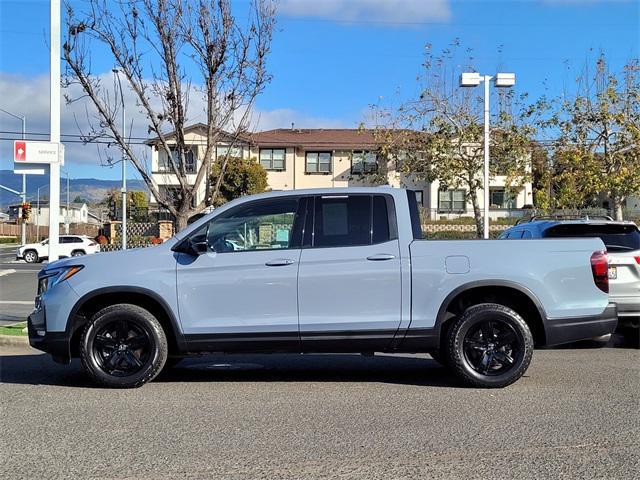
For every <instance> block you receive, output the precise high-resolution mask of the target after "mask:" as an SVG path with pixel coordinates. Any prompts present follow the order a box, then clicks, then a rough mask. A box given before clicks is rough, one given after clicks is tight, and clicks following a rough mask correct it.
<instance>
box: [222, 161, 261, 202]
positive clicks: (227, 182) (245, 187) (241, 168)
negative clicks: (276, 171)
mask: <svg viewBox="0 0 640 480" xmlns="http://www.w3.org/2000/svg"><path fill="white" fill-rule="evenodd" d="M211 183H212V184H218V183H219V184H220V193H219V194H218V196H217V197H216V199H215V203H214V205H215V206H220V205H223V204H224V203H227V202H229V201H231V200H233V199H234V198H238V197H242V196H244V195H253V194H255V193H261V192H264V191H265V190H266V189H267V171H266V170H265V169H264V168H263V167H262V165H260V163H258V162H257V161H256V160H255V159H242V158H236V157H230V158H229V161H228V163H227V168H226V169H225V171H224V175H223V177H222V179H220V166H219V165H217V164H216V165H214V166H213V169H212V172H211Z"/></svg>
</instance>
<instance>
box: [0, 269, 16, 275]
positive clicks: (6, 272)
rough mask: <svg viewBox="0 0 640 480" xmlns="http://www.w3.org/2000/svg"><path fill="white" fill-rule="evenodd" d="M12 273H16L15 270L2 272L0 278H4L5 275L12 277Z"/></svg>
mask: <svg viewBox="0 0 640 480" xmlns="http://www.w3.org/2000/svg"><path fill="white" fill-rule="evenodd" d="M12 273H16V271H15V269H13V268H10V269H9V270H0V277H3V276H5V275H10V274H12Z"/></svg>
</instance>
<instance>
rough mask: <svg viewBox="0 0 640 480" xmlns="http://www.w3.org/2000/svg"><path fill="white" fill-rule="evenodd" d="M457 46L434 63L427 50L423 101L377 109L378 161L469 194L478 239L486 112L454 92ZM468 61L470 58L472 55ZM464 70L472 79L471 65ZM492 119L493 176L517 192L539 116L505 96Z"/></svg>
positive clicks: (473, 95)
mask: <svg viewBox="0 0 640 480" xmlns="http://www.w3.org/2000/svg"><path fill="white" fill-rule="evenodd" d="M459 47H460V43H459V42H458V41H457V40H456V41H454V43H453V44H452V45H451V47H450V48H449V49H446V50H444V51H443V52H442V53H440V54H438V55H434V54H433V52H432V51H431V46H430V45H427V48H426V56H425V62H424V64H423V67H424V72H423V74H422V76H421V77H420V95H419V97H418V98H415V99H411V100H409V101H408V102H405V103H403V104H402V105H401V106H400V107H399V108H397V109H395V110H389V109H384V108H380V107H374V118H375V122H376V132H377V133H376V138H377V140H378V141H379V142H380V144H381V153H382V155H383V156H385V157H386V158H387V159H390V158H395V159H397V161H398V166H399V169H400V171H402V172H404V173H406V174H409V175H411V176H412V177H413V178H415V179H417V180H421V181H427V182H434V181H436V180H437V181H439V183H440V186H441V188H455V189H464V190H465V192H466V200H467V201H468V202H469V203H471V205H472V206H473V213H474V218H475V224H476V233H477V235H478V237H480V238H481V237H482V236H483V230H484V228H483V222H482V218H483V216H482V211H481V210H480V202H479V195H480V193H481V191H482V189H483V176H482V172H483V169H484V130H483V114H484V104H483V99H482V97H481V96H478V92H476V91H474V89H467V88H460V87H459V86H458V84H457V78H458V74H459V73H460V72H459V70H461V69H460V68H459V67H458V66H459V65H460V62H459V60H458V58H457V53H456V52H457V50H458V49H459ZM467 53H470V50H467ZM468 63H469V65H467V66H465V67H464V70H471V71H473V70H474V68H473V65H472V64H473V58H472V57H469V59H468ZM496 95H498V98H497V100H498V101H497V102H494V104H496V103H497V105H498V107H499V108H498V111H497V112H496V113H495V114H494V115H493V116H492V132H491V137H490V142H491V144H490V145H491V162H490V166H491V175H493V176H495V175H504V176H505V177H506V183H507V187H508V189H509V190H512V193H515V192H516V191H518V190H519V189H520V188H521V186H522V185H523V184H524V182H526V181H527V180H528V179H529V177H530V168H529V162H530V159H529V157H530V150H531V138H532V136H533V133H534V129H533V128H532V127H531V125H532V121H531V120H532V115H533V113H534V110H532V109H528V108H524V107H522V106H521V105H523V104H524V100H525V99H526V95H522V96H519V97H516V96H515V94H514V92H513V90H507V91H505V90H501V91H500V92H499V93H497V94H496Z"/></svg>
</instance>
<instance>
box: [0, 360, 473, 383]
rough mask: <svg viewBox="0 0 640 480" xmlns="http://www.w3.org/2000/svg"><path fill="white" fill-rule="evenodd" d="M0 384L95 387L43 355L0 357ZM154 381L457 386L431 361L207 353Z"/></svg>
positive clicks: (75, 365) (76, 370)
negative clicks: (367, 383)
mask: <svg viewBox="0 0 640 480" xmlns="http://www.w3.org/2000/svg"><path fill="white" fill-rule="evenodd" d="M0 382H1V383H6V384H22V385H54V386H61V387H75V388H99V387H98V386H97V385H96V384H95V383H93V382H92V381H91V379H90V378H89V377H88V376H87V375H86V374H85V373H84V371H83V370H82V366H81V365H80V362H79V361H78V360H75V359H74V360H73V361H72V363H71V365H59V364H57V363H55V362H53V361H52V360H51V359H50V357H49V356H48V355H4V356H0ZM153 382H154V383H180V382H211V383H212V384H214V383H216V382H378V383H391V384H402V385H415V386H425V387H449V388H452V387H461V386H462V384H461V383H460V382H459V381H458V380H457V379H456V378H455V377H454V376H453V374H451V373H450V372H449V371H447V370H446V369H444V368H443V367H442V366H440V365H439V364H438V363H437V362H436V361H435V360H432V359H431V358H430V357H428V356H426V355H424V356H399V355H393V356H391V355H380V356H377V355H376V356H374V357H363V356H360V355H341V354H335V355H277V354H272V355H224V356H221V355H207V356H202V357H196V358H188V359H184V360H183V361H182V362H180V363H179V364H178V365H177V366H175V367H173V368H171V369H167V370H165V371H163V372H162V373H161V374H160V375H159V376H158V377H157V378H156V379H155V380H154V381H153Z"/></svg>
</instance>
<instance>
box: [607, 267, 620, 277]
mask: <svg viewBox="0 0 640 480" xmlns="http://www.w3.org/2000/svg"><path fill="white" fill-rule="evenodd" d="M616 278H618V269H617V267H609V280H615V279H616Z"/></svg>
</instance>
